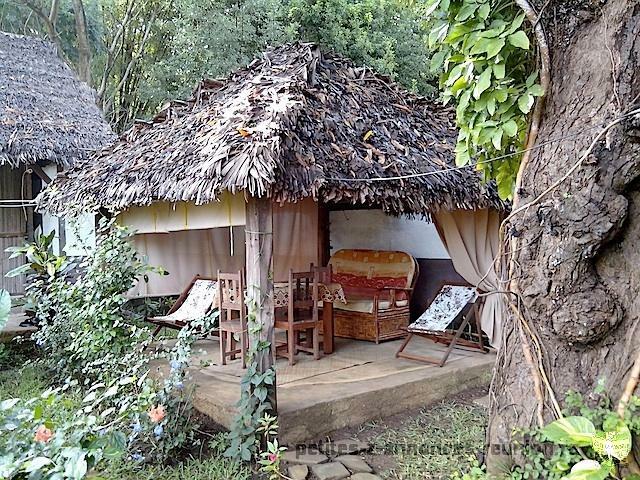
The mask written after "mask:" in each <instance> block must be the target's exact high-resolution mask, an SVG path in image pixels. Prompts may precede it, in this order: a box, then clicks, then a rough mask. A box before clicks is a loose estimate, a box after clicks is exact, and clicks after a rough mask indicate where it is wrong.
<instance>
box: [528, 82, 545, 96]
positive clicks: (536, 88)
mask: <svg viewBox="0 0 640 480" xmlns="http://www.w3.org/2000/svg"><path fill="white" fill-rule="evenodd" d="M527 93H528V94H529V95H533V96H534V97H541V96H542V95H544V88H542V85H538V84H537V83H536V84H535V85H531V86H530V87H529V88H527Z"/></svg>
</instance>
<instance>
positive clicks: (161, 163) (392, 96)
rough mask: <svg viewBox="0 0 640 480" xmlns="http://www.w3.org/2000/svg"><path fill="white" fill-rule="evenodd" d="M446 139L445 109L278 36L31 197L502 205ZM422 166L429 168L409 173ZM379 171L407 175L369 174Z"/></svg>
mask: <svg viewBox="0 0 640 480" xmlns="http://www.w3.org/2000/svg"><path fill="white" fill-rule="evenodd" d="M455 139H456V130H455V128H454V125H453V122H452V112H451V110H450V109H448V108H444V107H443V106H441V105H438V104H435V103H434V102H430V101H428V100H426V99H424V98H421V97H418V96H416V95H414V94H412V93H409V92H407V91H405V90H402V89H400V88H399V87H398V86H396V85H395V84H393V83H392V82H390V81H389V80H388V79H386V78H384V77H382V76H380V75H377V74H375V73H373V72H372V71H371V70H370V69H368V68H365V67H356V66H355V65H354V64H352V63H351V62H350V61H348V60H346V59H344V58H340V57H337V56H334V55H330V54H323V53H321V52H320V50H319V49H318V47H316V46H315V45H313V44H306V43H295V44H288V45H284V46H281V47H278V48H274V49H270V50H268V51H267V52H266V53H264V54H263V55H262V56H261V57H260V58H258V59H256V60H255V61H254V62H252V63H251V64H250V65H249V66H248V67H246V68H243V69H240V70H238V71H236V72H235V73H233V74H232V75H231V76H230V77H229V78H227V79H225V80H206V81H203V82H202V83H201V84H200V85H199V86H198V87H197V89H196V90H195V92H194V95H193V97H192V98H191V99H189V100H188V101H185V102H172V103H170V104H169V105H167V106H166V108H164V109H163V110H162V111H161V112H160V114H158V115H157V116H156V117H155V118H154V119H153V121H151V122H146V123H139V124H137V125H135V126H134V127H132V129H130V130H129V131H128V132H127V133H126V134H125V135H123V136H122V137H121V139H120V141H119V142H117V143H115V144H114V145H112V146H111V147H109V148H106V149H104V150H103V151H101V152H99V153H98V154H97V155H95V156H94V157H93V158H92V159H91V160H90V161H88V162H86V163H84V164H82V165H78V166H77V167H76V168H75V169H73V170H71V171H69V172H67V173H66V174H65V175H63V176H62V177H58V179H57V180H56V181H55V182H54V183H53V184H52V185H51V187H50V188H49V189H48V190H47V191H45V192H44V193H43V194H42V195H41V197H40V198H39V202H40V206H41V208H44V209H48V210H52V211H54V212H58V213H62V212H64V211H65V210H68V209H69V208H70V207H71V206H73V207H74V208H78V207H83V208H85V207H86V208H95V207H97V206H100V207H106V208H109V209H112V210H122V209H126V208H127V207H129V206H132V205H138V206H139V205H148V204H150V203H152V202H156V201H168V202H177V201H191V202H195V203H197V204H202V203H207V202H212V201H215V200H216V198H217V197H218V195H219V194H220V192H222V191H223V190H228V191H231V192H236V191H244V192H246V193H247V194H249V195H253V196H265V195H266V196H270V197H271V198H272V199H273V200H275V201H277V202H290V201H297V200H300V199H302V198H305V197H309V196H311V197H314V198H315V199H317V200H319V201H320V202H323V203H327V204H332V203H338V204H364V205H369V206H375V207H379V208H382V209H383V210H385V211H386V212H388V213H392V214H425V215H428V213H429V212H431V211H435V210H438V209H440V208H445V209H455V208H465V209H474V208H482V207H489V206H491V207H495V208H498V209H504V207H505V205H504V204H503V202H501V201H500V200H499V198H498V196H497V194H496V191H495V188H494V187H493V186H492V185H491V184H489V185H484V184H482V182H481V181H480V177H479V176H478V173H477V172H475V171H474V170H473V169H463V170H459V169H454V168H452V167H453V166H454V165H453V163H452V162H453V159H454V146H455ZM428 172H438V173H436V174H428V175H426V176H418V177H413V175H415V174H425V173H428ZM381 177H385V178H388V177H408V178H399V179H396V180H392V181H377V180H372V179H373V178H381ZM365 180H366V181H365Z"/></svg>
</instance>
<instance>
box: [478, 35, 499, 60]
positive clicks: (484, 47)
mask: <svg viewBox="0 0 640 480" xmlns="http://www.w3.org/2000/svg"><path fill="white" fill-rule="evenodd" d="M504 45H505V41H504V39H502V38H481V39H480V40H478V41H477V42H476V43H475V44H474V46H473V47H472V48H471V52H470V53H471V54H472V55H478V54H480V53H486V54H487V58H492V57H495V56H496V55H497V54H498V53H500V50H502V48H503V47H504Z"/></svg>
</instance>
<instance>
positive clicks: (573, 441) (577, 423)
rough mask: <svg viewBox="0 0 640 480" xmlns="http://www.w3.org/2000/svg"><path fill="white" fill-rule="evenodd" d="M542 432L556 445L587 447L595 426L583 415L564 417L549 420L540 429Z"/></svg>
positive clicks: (589, 444)
mask: <svg viewBox="0 0 640 480" xmlns="http://www.w3.org/2000/svg"><path fill="white" fill-rule="evenodd" d="M542 433H543V434H544V436H545V437H546V438H547V440H549V441H550V442H553V443H556V444H558V445H572V446H576V447H588V446H591V442H592V440H593V437H594V435H595V433H596V427H594V425H593V423H592V422H591V420H589V419H588V418H585V417H565V418H561V419H560V420H556V421H555V422H551V423H550V424H549V425H547V426H546V427H544V428H543V429H542Z"/></svg>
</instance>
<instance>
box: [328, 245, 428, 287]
mask: <svg viewBox="0 0 640 480" xmlns="http://www.w3.org/2000/svg"><path fill="white" fill-rule="evenodd" d="M329 263H330V264H331V267H332V271H333V278H334V281H336V282H338V283H340V284H342V286H344V287H375V288H381V287H403V288H409V287H411V284H412V283H413V276H414V275H415V273H416V264H415V261H414V259H413V257H412V256H411V255H409V254H408V253H405V252H397V251H387V250H352V249H345V250H338V251H337V252H336V253H334V254H333V255H332V256H331V260H330V261H329Z"/></svg>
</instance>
